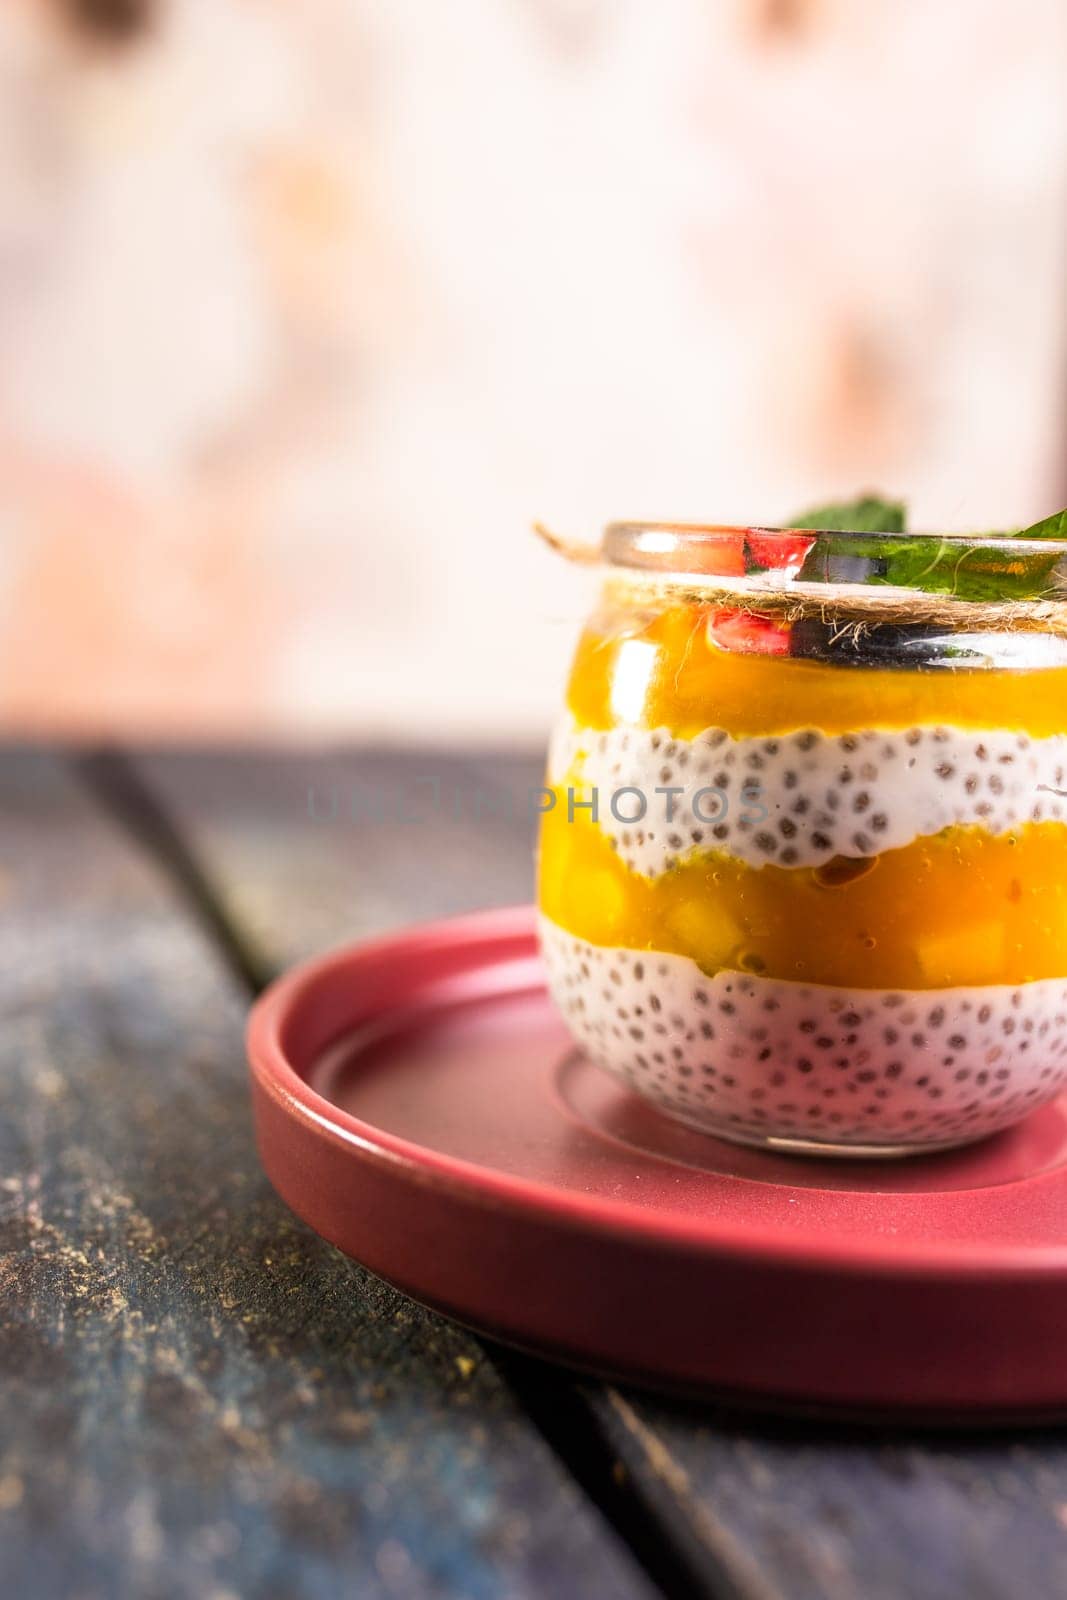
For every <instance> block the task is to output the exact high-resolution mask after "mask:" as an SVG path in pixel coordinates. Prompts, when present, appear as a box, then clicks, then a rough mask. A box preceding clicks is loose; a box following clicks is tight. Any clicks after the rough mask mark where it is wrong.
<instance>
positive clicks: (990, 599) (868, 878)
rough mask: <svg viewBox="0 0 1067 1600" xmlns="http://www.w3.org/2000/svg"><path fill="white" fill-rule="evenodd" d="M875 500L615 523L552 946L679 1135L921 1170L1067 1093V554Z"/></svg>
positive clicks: (589, 662)
mask: <svg viewBox="0 0 1067 1600" xmlns="http://www.w3.org/2000/svg"><path fill="white" fill-rule="evenodd" d="M853 509H854V520H853V522H852V524H851V527H852V530H853V531H848V528H849V524H847V523H846V527H845V531H834V530H833V529H832V528H831V529H829V530H826V531H819V530H815V531H800V530H796V529H788V530H775V529H761V530H757V529H742V528H720V527H695V526H688V525H686V526H681V525H651V524H615V525H613V526H612V527H610V528H609V529H608V530H607V532H606V534H605V537H604V541H603V545H602V547H601V548H600V550H599V557H600V559H601V560H602V562H603V565H604V584H603V589H602V592H601V595H600V600H599V603H598V606H597V609H596V612H595V614H594V615H593V617H592V618H591V620H590V621H589V624H588V626H587V628H586V630H585V633H584V635H583V637H582V639H581V642H580V644H579V646H578V650H577V654H576V657H575V660H574V665H573V669H572V672H571V677H570V682H569V686H568V690H567V699H566V706H565V709H564V711H563V714H562V716H561V718H560V720H559V723H558V726H557V728H556V731H555V735H554V737H553V741H552V748H551V752H550V759H549V772H548V777H547V780H546V783H547V785H548V790H546V802H545V803H546V806H547V807H548V809H546V811H545V814H544V816H543V818H542V829H541V840H540V850H539V887H538V895H539V907H540V923H541V936H542V947H543V951H544V956H545V960H546V963H547V967H548V972H549V978H550V983H551V987H552V991H553V994H554V996H555V998H556V1000H557V1002H558V1004H559V1006H560V1008H561V1010H562V1012H563V1015H564V1017H565V1018H566V1020H567V1022H568V1024H569V1026H570V1028H571V1030H572V1032H573V1034H574V1036H575V1038H576V1040H577V1041H578V1043H579V1044H580V1045H581V1046H582V1048H583V1049H584V1050H585V1051H586V1052H587V1053H588V1054H589V1055H590V1056H591V1057H592V1058H593V1059H594V1060H595V1061H596V1062H597V1063H599V1064H600V1065H601V1066H602V1067H604V1068H606V1069H607V1070H608V1071H609V1072H611V1073H613V1074H614V1075H615V1076H616V1077H617V1078H619V1079H620V1080H621V1081H622V1082H623V1083H624V1084H626V1085H627V1086H628V1087H629V1088H630V1089H631V1090H633V1091H635V1092H636V1093H638V1094H640V1095H643V1096H645V1097H646V1098H648V1099H649V1100H651V1101H653V1102H654V1103H655V1104H656V1105H657V1106H658V1107H659V1108H660V1109H661V1110H662V1111H664V1112H666V1113H667V1114H669V1115H671V1116H673V1117H676V1118H680V1119H681V1120H683V1121H685V1122H686V1123H689V1124H692V1125H695V1126H698V1127H700V1128H703V1129H706V1130H708V1131H709V1132H711V1133H714V1134H717V1135H719V1136H721V1137H724V1138H727V1139H732V1140H736V1141H742V1142H746V1143H751V1144H763V1145H770V1146H773V1147H776V1148H786V1149H795V1150H798V1151H802V1150H812V1151H817V1152H820V1153H835V1154H843V1155H871V1154H886V1155H890V1154H905V1153H908V1152H911V1151H917V1150H930V1149H937V1148H945V1147H948V1146H952V1145H955V1144H961V1143H965V1142H968V1141H971V1140H974V1139H976V1138H980V1137H982V1136H984V1135H986V1134H990V1133H993V1132H995V1131H996V1130H998V1129H1001V1128H1004V1127H1006V1126H1008V1125H1010V1124H1012V1123H1014V1122H1017V1121H1019V1120H1020V1119H1022V1118H1023V1117H1025V1116H1026V1115H1027V1114H1028V1113H1030V1112H1031V1111H1033V1110H1034V1109H1036V1108H1037V1107H1038V1106H1040V1105H1042V1104H1044V1103H1045V1102H1046V1101H1048V1100H1050V1099H1051V1098H1052V1097H1054V1096H1055V1095H1057V1094H1058V1093H1059V1091H1060V1090H1061V1089H1062V1088H1063V1086H1064V1084H1065V1082H1067V604H1064V603H1063V602H1062V601H1061V600H1060V599H1059V590H1060V583H1061V573H1065V572H1067V543H1064V542H1063V541H1062V540H1061V539H1059V538H1058V537H1051V536H1050V532H1051V533H1053V534H1058V533H1059V531H1060V529H1059V527H1058V525H1053V524H1052V522H1051V519H1050V524H1049V525H1043V524H1042V525H1038V528H1037V529H1034V530H1031V532H1030V534H1023V535H1019V536H1015V537H1008V536H1000V537H996V538H970V537H966V538H963V537H958V536H954V537H951V538H948V537H946V538H940V537H939V538H933V537H930V536H926V535H909V534H906V533H904V532H903V531H902V530H901V529H900V527H899V519H897V518H896V514H895V512H894V510H893V508H888V522H886V520H885V519H886V516H887V512H886V510H885V508H883V509H882V510H881V511H879V508H878V507H877V506H876V507H875V514H876V515H880V516H881V517H882V518H883V522H882V525H881V526H880V527H879V529H878V531H874V532H870V531H866V529H867V527H868V526H869V523H866V524H865V523H864V521H863V518H864V517H865V516H869V513H870V507H869V506H863V505H861V506H859V507H857V508H853ZM826 520H827V521H830V520H831V519H830V517H829V516H827V518H826Z"/></svg>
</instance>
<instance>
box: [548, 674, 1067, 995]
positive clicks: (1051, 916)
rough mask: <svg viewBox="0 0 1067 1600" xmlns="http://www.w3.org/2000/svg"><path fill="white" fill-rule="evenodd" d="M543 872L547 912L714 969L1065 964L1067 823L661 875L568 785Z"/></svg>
mask: <svg viewBox="0 0 1067 1600" xmlns="http://www.w3.org/2000/svg"><path fill="white" fill-rule="evenodd" d="M769 665H770V667H771V668H772V672H780V671H781V670H782V665H783V664H782V663H781V662H770V663H769ZM830 670H831V671H833V669H830ZM834 676H835V677H836V676H846V674H845V673H840V674H838V673H837V672H834ZM865 676H866V674H865ZM887 676H888V675H887ZM909 676H910V675H909ZM992 676H993V675H992V674H988V675H986V682H987V684H988V683H989V682H990V679H991V677H992ZM869 709H870V708H868V712H869ZM946 720H947V719H946ZM702 725H706V720H705V723H704V724H702ZM820 725H821V726H824V727H825V726H826V724H825V722H824V721H822V719H820ZM854 725H866V724H863V723H860V722H859V721H858V720H857V724H854ZM984 725H985V726H989V719H988V718H987V719H986V722H985V724H984ZM1026 726H1027V727H1030V726H1031V725H1030V724H1029V723H1028V724H1027V725H1026ZM832 866H833V864H831V867H832ZM850 871H860V872H861V873H862V875H860V876H854V877H851V878H848V877H847V874H848V873H849V872H850ZM539 873H540V885H539V899H540V905H541V909H542V911H544V913H545V914H546V916H548V917H550V918H551V919H552V920H553V921H554V922H556V923H558V924H559V925H560V926H561V927H563V928H566V929H567V930H568V931H569V932H570V933H572V934H574V935H575V936H576V937H578V938H580V939H586V940H588V941H589V942H590V943H592V944H599V945H618V946H624V947H629V948H633V949H640V950H662V951H666V952H670V953H673V954H676V955H681V956H688V957H690V959H691V960H693V961H695V962H696V963H697V964H698V966H700V967H702V968H703V970H704V971H705V972H708V973H713V972H715V971H717V970H719V969H720V968H723V967H729V968H739V969H741V970H744V971H749V972H754V973H760V974H766V975H768V976H771V977H777V978H789V979H795V980H797V981H799V982H811V983H827V984H841V985H853V984H854V985H858V986H861V987H864V988H877V989H898V988H899V989H905V988H906V989H936V988H945V987H955V986H957V985H968V986H969V985H977V984H989V983H1025V982H1028V981H1030V980H1031V979H1035V978H1052V977H1061V976H1064V975H1067V825H1065V824H1063V823H1058V822H1040V823H1029V824H1027V826H1026V827H1024V828H1021V829H1019V830H1017V831H1016V832H1014V833H1011V834H1002V835H998V836H996V837H993V836H991V835H990V834H987V833H984V832H983V831H982V830H981V829H980V828H975V827H956V828H948V829H946V830H945V831H944V832H943V833H941V834H938V835H937V836H936V837H934V838H930V839H917V840H916V841H915V842H914V843H912V844H909V845H907V846H905V847H904V848H902V849H899V850H889V851H886V852H885V853H884V854H883V855H881V856H878V857H874V858H872V860H871V861H870V862H864V863H862V864H861V865H860V866H857V865H856V864H851V865H849V866H846V867H845V868H844V869H843V872H842V873H835V871H833V870H828V869H827V868H814V869H810V868H784V867H778V866H762V867H750V866H747V865H745V864H744V863H743V862H739V861H737V860H734V859H732V858H730V857H727V856H724V855H721V854H713V855H704V856H701V857H699V858H695V859H690V860H688V861H686V862H684V863H683V864H682V865H680V866H678V867H675V868H673V869H672V870H671V871H670V872H667V873H665V874H663V875H662V876H661V877H658V878H654V879H648V878H643V877H641V876H640V875H639V874H637V873H634V872H631V871H630V870H629V869H628V868H627V867H626V866H624V864H623V863H622V861H620V859H619V857H618V855H617V854H616V853H615V851H614V850H613V849H612V848H611V845H610V843H609V841H608V839H607V838H606V836H605V835H604V834H603V833H602V832H601V831H600V829H599V828H597V827H596V826H595V824H593V823H591V822H589V821H588V820H587V819H586V818H585V817H584V816H579V818H578V819H576V820H575V821H574V822H569V821H568V820H567V800H566V793H565V791H561V792H560V793H559V794H558V795H557V800H556V805H555V808H554V810H552V811H551V812H549V813H548V814H547V815H546V816H545V818H544V821H543V824H542V834H541V851H540V869H539ZM842 875H843V876H845V878H846V881H843V882H835V881H834V880H835V878H836V877H838V876H842Z"/></svg>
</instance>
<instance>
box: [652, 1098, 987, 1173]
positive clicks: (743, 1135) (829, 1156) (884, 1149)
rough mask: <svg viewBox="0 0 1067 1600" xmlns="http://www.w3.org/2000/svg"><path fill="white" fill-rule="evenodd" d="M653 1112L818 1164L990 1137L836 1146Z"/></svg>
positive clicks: (882, 1157)
mask: <svg viewBox="0 0 1067 1600" xmlns="http://www.w3.org/2000/svg"><path fill="white" fill-rule="evenodd" d="M656 1109H657V1111H658V1112H659V1113H660V1115H661V1116H664V1117H666V1118H668V1120H669V1121H671V1122H674V1123H677V1124H678V1126H679V1127H682V1128H688V1129H689V1131H690V1132H691V1133H703V1134H706V1135H707V1136H708V1137H709V1138H711V1139H722V1140H724V1141H725V1142H726V1143H727V1144H739V1145H744V1146H745V1147H746V1148H747V1149H750V1150H765V1151H766V1152H767V1154H768V1155H785V1156H809V1157H812V1158H814V1159H817V1160H820V1161H821V1160H830V1161H902V1160H906V1159H907V1158H908V1157H914V1156H932V1155H941V1154H942V1153H943V1152H945V1151H946V1150H962V1149H964V1148H966V1146H967V1145H972V1144H980V1143H981V1142H982V1140H983V1139H988V1138H990V1137H991V1135H990V1134H989V1133H980V1134H977V1135H975V1136H974V1137H972V1138H969V1139H945V1140H942V1141H940V1142H938V1143H924V1144H893V1143H885V1144H865V1143H860V1142H852V1143H846V1142H844V1141H842V1142H840V1143H835V1142H833V1141H832V1140H826V1139H805V1138H803V1137H801V1136H798V1135H793V1134H773V1133H767V1134H760V1133H756V1132H755V1131H748V1132H746V1131H742V1130H740V1129H734V1128H723V1127H722V1126H721V1125H718V1124H715V1125H712V1124H710V1123H706V1122H698V1121H696V1120H694V1119H691V1118H689V1117H683V1116H680V1115H679V1114H678V1113H677V1112H675V1111H671V1110H669V1109H668V1108H667V1107H666V1106H663V1105H659V1106H657V1107H656Z"/></svg>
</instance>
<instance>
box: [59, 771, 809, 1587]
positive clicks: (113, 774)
mask: <svg viewBox="0 0 1067 1600" xmlns="http://www.w3.org/2000/svg"><path fill="white" fill-rule="evenodd" d="M70 761H71V767H72V770H73V772H74V774H75V776H76V777H77V778H78V779H79V781H80V782H81V784H82V786H83V787H84V788H85V790H86V791H87V792H88V794H89V795H90V797H91V798H92V800H93V801H95V803H96V804H97V805H98V806H99V807H100V808H101V809H102V810H103V811H104V812H105V813H106V814H107V815H108V816H110V817H111V819H112V820H113V821H114V822H116V823H117V824H118V825H119V826H120V827H121V828H122V830H123V832H124V833H125V834H126V835H127V836H128V837H129V838H130V839H132V840H133V841H134V842H135V843H136V844H137V845H138V846H139V847H140V848H141V849H142V850H143V851H144V852H145V853H146V854H147V855H148V856H149V857H150V858H151V859H152V860H153V861H154V862H155V864H156V865H157V866H158V867H159V868H161V869H162V870H163V872H164V873H165V874H166V875H167V877H168V878H169V880H170V882H171V884H172V886H173V887H174V889H175V891H176V892H177V894H178V895H179V896H180V897H181V899H182V900H183V902H184V903H185V905H186V907H187V909H188V910H189V912H190V913H191V915H192V916H193V918H194V919H195V921H196V922H197V924H198V925H199V926H200V928H201V930H202V932H203V933H204V934H205V935H206V937H207V938H208V940H209V941H210V943H211V944H212V945H213V946H214V948H215V950H216V951H217V953H218V955H219V956H220V958H221V959H222V961H223V963H224V965H225V966H226V968H227V969H228V971H229V972H230V974H231V976H232V977H233V978H234V979H235V980H236V981H237V983H238V984H239V986H240V987H241V988H242V989H243V991H244V992H245V993H246V994H247V995H248V997H249V999H253V998H255V996H256V995H258V994H259V993H260V991H261V990H262V989H263V988H264V987H265V986H266V985H267V984H268V983H269V982H270V981H271V979H272V978H273V977H274V976H275V974H276V970H277V969H276V968H275V966H274V965H273V963H271V961H270V960H269V959H268V958H267V956H266V955H265V953H264V952H263V951H262V950H260V949H258V948H257V946H256V944H255V942H254V941H253V940H252V939H251V938H249V937H248V936H247V934H246V933H245V931H244V929H242V928H241V927H240V925H239V923H238V921H237V919H236V918H235V917H234V916H233V915H232V914H231V912H230V911H229V910H228V909H227V906H226V904H225V899H224V896H223V895H222V893H221V892H220V890H219V888H218V886H217V885H216V883H215V882H214V881H213V879H212V875H211V872H210V870H209V868H208V867H207V865H206V864H205V862H204V861H203V860H202V859H201V857H200V855H199V852H198V851H197V849H196V847H195V844H194V843H193V842H192V841H191V840H190V839H189V838H188V837H187V836H186V834H185V832H184V830H183V829H182V827H181V826H180V824H179V823H178V821H177V820H176V818H175V817H174V816H173V815H172V813H171V812H170V810H169V809H168V807H167V804H166V800H165V798H164V797H163V796H161V795H160V794H158V793H157V792H156V790H155V789H154V787H153V786H152V785H151V784H149V783H148V782H146V781H145V779H144V778H143V776H142V775H141V773H140V772H139V771H138V770H137V766H136V759H135V757H131V756H130V755H128V754H127V753H126V752H125V751H123V750H121V749H119V748H117V747H114V746H98V747H94V748H91V749H85V750H81V751H78V752H75V753H72V754H71V757H70ZM471 1337H472V1339H475V1341H476V1343H477V1344H478V1346H479V1348H480V1349H482V1350H483V1352H484V1353H485V1357H486V1359H487V1360H488V1361H489V1362H490V1363H491V1364H492V1365H493V1367H494V1368H495V1369H496V1371H497V1372H498V1374H499V1376H500V1378H501V1380H502V1381H503V1382H504V1383H505V1384H506V1385H507V1387H508V1388H509V1389H510V1391H511V1392H512V1394H513V1395H514V1397H515V1400H516V1402H517V1404H518V1405H519V1406H520V1407H521V1409H522V1410H523V1412H524V1413H525V1415H526V1416H527V1417H528V1419H529V1421H530V1423H531V1424H532V1426H533V1427H534V1428H536V1430H537V1432H538V1433H539V1434H540V1435H541V1437H542V1439H543V1440H544V1441H545V1443H546V1444H547V1445H548V1447H549V1448H550V1449H551V1451H552V1452H553V1454H554V1455H555V1456H556V1458H557V1459H558V1460H559V1462H560V1463H561V1465H562V1467H563V1468H564V1470H565V1471H566V1472H567V1473H568V1474H569V1475H570V1477H571V1478H573V1480H574V1481H575V1483H576V1484H577V1485H578V1487H579V1488H580V1489H581V1490H582V1491H583V1492H584V1494H585V1495H586V1496H587V1498H588V1499H589V1500H590V1501H591V1502H592V1503H593V1504H594V1505H595V1506H596V1508H597V1509H598V1511H599V1512H600V1514H601V1515H602V1516H603V1517H604V1518H605V1520H606V1521H607V1522H608V1524H609V1525H610V1526H611V1527H612V1529H613V1530H614V1532H615V1534H616V1536H617V1537H619V1538H620V1539H621V1540H622V1541H623V1542H624V1543H625V1544H626V1545H627V1546H628V1547H629V1549H630V1550H631V1552H632V1554H633V1555H634V1557H635V1559H636V1560H637V1561H638V1562H639V1563H640V1564H641V1566H642V1567H643V1568H644V1570H645V1572H646V1573H647V1574H648V1576H649V1577H650V1578H651V1579H652V1581H653V1582H654V1583H655V1584H656V1585H657V1587H658V1588H659V1589H660V1590H661V1592H662V1593H663V1594H664V1595H665V1596H666V1597H667V1600H781V1591H780V1590H779V1589H778V1587H777V1586H773V1585H770V1584H769V1583H768V1582H767V1581H766V1580H765V1578H764V1577H763V1575H762V1574H761V1573H760V1572H759V1570H758V1569H757V1567H756V1565H755V1563H754V1562H753V1560H752V1558H751V1556H750V1555H749V1553H748V1552H747V1551H746V1550H745V1549H743V1548H742V1547H741V1546H740V1545H739V1544H738V1542H737V1541H736V1540H735V1538H734V1537H733V1535H732V1534H731V1533H730V1532H729V1530H728V1529H727V1528H726V1526H725V1525H723V1524H721V1523H720V1522H719V1521H718V1519H716V1518H715V1517H714V1516H713V1515H712V1514H711V1513H709V1512H708V1511H707V1509H706V1508H705V1507H703V1506H701V1505H700V1504H699V1503H697V1501H696V1500H695V1499H694V1497H693V1495H692V1494H691V1492H690V1487H689V1482H688V1476H687V1474H686V1472H685V1469H684V1468H683V1467H682V1466H681V1464H680V1463H679V1462H678V1461H677V1459H676V1458H675V1457H674V1456H672V1455H671V1453H670V1451H669V1449H668V1447H667V1446H666V1444H665V1443H664V1442H663V1440H662V1439H661V1438H660V1436H659V1435H658V1434H657V1433H656V1432H655V1431H654V1430H653V1429H652V1428H651V1427H650V1426H649V1425H648V1424H647V1423H646V1422H645V1421H643V1419H642V1418H641V1417H640V1415H639V1414H638V1412H637V1410H636V1409H635V1407H634V1405H633V1404H632V1403H631V1401H630V1400H629V1399H627V1398H626V1397H625V1396H624V1395H623V1394H622V1393H620V1392H619V1391H618V1390H616V1389H615V1388H614V1387H612V1386H610V1385H607V1386H605V1387H603V1388H597V1389H593V1388H591V1387H590V1386H589V1384H588V1381H586V1382H585V1383H582V1382H580V1381H579V1380H578V1379H577V1378H574V1377H572V1376H571V1375H570V1374H568V1373H567V1372H565V1371H564V1370H562V1369H558V1368H555V1367H553V1366H552V1365H551V1364H550V1363H547V1362H544V1361H540V1360H538V1359H537V1358H535V1357H531V1356H527V1355H525V1354H522V1353H520V1352H518V1351H514V1350H511V1349H509V1348H507V1347H505V1346H502V1345H499V1344H495V1343H492V1342H489V1341H485V1340H482V1339H480V1338H477V1337H476V1336H475V1335H473V1334H472V1335H471ZM605 1408H606V1412H607V1415H606V1416H605ZM609 1420H610V1423H611V1424H613V1425H610V1426H606V1422H608V1421H609ZM620 1431H621V1437H620V1436H619V1435H620ZM612 1435H615V1437H614V1438H613V1437H612Z"/></svg>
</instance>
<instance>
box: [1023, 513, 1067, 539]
mask: <svg viewBox="0 0 1067 1600" xmlns="http://www.w3.org/2000/svg"><path fill="white" fill-rule="evenodd" d="M1011 538H1013V539H1067V511H1057V512H1055V513H1054V514H1053V515H1052V516H1051V517H1043V518H1042V519H1041V521H1040V522H1035V523H1032V524H1031V526H1030V527H1029V528H1020V529H1018V531H1017V532H1015V533H1013V534H1012V535H1011Z"/></svg>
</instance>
